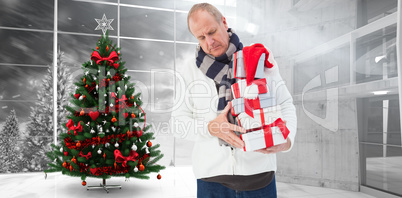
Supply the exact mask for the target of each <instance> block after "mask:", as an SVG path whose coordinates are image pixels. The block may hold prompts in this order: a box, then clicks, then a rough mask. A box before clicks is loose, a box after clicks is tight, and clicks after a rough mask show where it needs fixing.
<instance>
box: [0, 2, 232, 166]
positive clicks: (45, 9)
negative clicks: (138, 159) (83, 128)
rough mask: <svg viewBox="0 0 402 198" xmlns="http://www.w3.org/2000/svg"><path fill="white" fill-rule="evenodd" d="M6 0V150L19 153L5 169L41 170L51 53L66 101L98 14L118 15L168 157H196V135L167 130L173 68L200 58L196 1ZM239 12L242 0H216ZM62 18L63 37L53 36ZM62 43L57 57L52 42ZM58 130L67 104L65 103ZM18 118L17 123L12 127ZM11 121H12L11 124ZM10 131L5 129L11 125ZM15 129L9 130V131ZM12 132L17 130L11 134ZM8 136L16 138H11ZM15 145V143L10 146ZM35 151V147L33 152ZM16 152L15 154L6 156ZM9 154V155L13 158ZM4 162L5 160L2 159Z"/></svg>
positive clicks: (167, 160)
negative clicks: (192, 29) (192, 25)
mask: <svg viewBox="0 0 402 198" xmlns="http://www.w3.org/2000/svg"><path fill="white" fill-rule="evenodd" d="M57 3H58V6H57V8H56V9H57V13H58V14H57V16H56V21H54V20H55V18H54V11H55V10H54V9H55V7H54V0H41V1H37V2H36V1H35V2H34V1H24V0H0V5H1V6H0V11H1V12H0V18H1V19H2V20H0V35H1V36H2V38H3V40H2V41H3V42H2V45H1V46H0V52H1V53H2V56H1V57H0V67H1V70H2V72H1V74H0V76H1V78H0V84H1V85H2V86H1V88H0V106H1V108H0V141H1V142H3V143H4V144H2V145H5V143H7V146H0V152H2V153H3V151H6V149H7V151H12V152H14V153H16V156H17V157H16V158H13V160H14V161H10V160H11V157H9V156H4V157H3V158H4V159H5V161H4V163H10V164H12V165H10V166H2V167H5V168H3V169H0V173H10V172H31V171H41V170H43V169H44V168H45V167H46V166H47V165H46V163H47V160H46V157H45V152H47V151H48V150H49V149H50V144H51V143H53V141H54V137H53V128H52V123H53V120H52V116H53V114H52V112H53V92H52V89H53V78H52V77H53V75H55V74H54V73H53V69H52V63H53V59H55V58H56V59H57V62H58V64H57V66H58V67H57V76H58V84H57V89H58V90H57V91H58V96H57V102H58V104H59V105H61V106H63V105H67V104H68V98H69V97H70V93H72V92H73V90H74V88H75V85H73V82H74V81H75V80H77V79H79V78H80V77H81V76H82V74H83V72H84V71H83V70H82V69H81V67H82V64H83V63H84V62H86V61H89V60H90V55H91V52H92V49H93V48H94V47H95V46H96V42H97V40H98V39H99V37H100V34H101V33H102V31H101V30H97V31H95V28H96V27H97V25H98V24H97V23H96V21H95V19H101V18H102V16H103V14H105V16H106V17H107V18H108V19H113V22H112V23H111V26H112V27H113V29H114V30H111V31H109V35H110V38H111V39H112V40H113V42H114V43H115V44H118V45H119V46H120V47H121V54H122V59H123V61H125V62H126V65H125V66H126V68H127V69H128V72H127V74H128V75H130V76H131V80H132V82H134V83H136V85H135V86H136V90H137V91H138V92H141V93H142V101H143V102H144V104H143V107H144V110H145V111H146V112H147V122H148V124H151V125H152V126H153V128H152V129H151V130H152V131H153V132H155V134H156V140H155V141H156V143H160V145H161V151H162V152H163V153H164V155H165V157H164V158H163V159H162V160H161V161H160V163H161V164H163V165H166V166H168V165H174V166H181V165H190V164H191V150H192V146H193V143H192V142H188V141H184V140H181V139H175V138H174V137H173V135H172V133H171V131H170V130H169V126H168V121H169V119H170V113H171V107H172V106H173V104H172V103H173V97H174V90H173V87H174V83H175V76H174V69H175V65H177V64H189V63H191V61H192V60H193V59H194V50H195V47H196V44H197V43H196V39H194V38H193V36H192V35H191V34H190V33H189V32H188V30H187V11H188V9H190V8H191V6H192V5H193V4H194V3H197V1H182V0H160V1H143V0H58V1H57ZM212 3H214V4H216V5H217V6H218V7H219V9H221V10H222V11H223V12H224V13H231V14H230V17H232V19H231V20H233V18H234V14H235V9H234V8H236V6H235V5H236V1H218V2H216V1H215V2H212ZM55 22H56V23H57V32H56V33H57V41H56V40H53V33H54V23H55ZM55 45H56V46H57V47H56V49H57V57H54V55H53V54H54V53H53V47H54V46H55ZM57 112H58V132H59V133H60V132H61V131H62V129H61V124H62V123H65V122H66V121H67V120H66V116H67V115H68V112H66V110H65V109H63V108H59V109H58V110H57ZM12 123H17V125H16V126H17V127H16V128H13V129H12V130H11V129H10V127H11V126H14V125H12ZM11 128H12V127H11ZM6 131H7V132H6ZM9 136H10V138H8V137H9ZM11 136H12V137H11ZM9 139H11V140H12V141H11V140H10V141H9ZM10 149H11V150H10ZM35 153H36V154H35ZM8 158H10V160H8ZM7 160H8V161H7ZM0 163H3V162H0Z"/></svg>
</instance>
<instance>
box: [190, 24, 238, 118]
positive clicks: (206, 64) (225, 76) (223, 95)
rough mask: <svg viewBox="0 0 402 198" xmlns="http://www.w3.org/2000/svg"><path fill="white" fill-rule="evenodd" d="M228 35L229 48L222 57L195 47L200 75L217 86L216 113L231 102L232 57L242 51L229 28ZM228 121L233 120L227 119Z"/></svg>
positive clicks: (236, 37) (236, 38) (233, 81)
mask: <svg viewBox="0 0 402 198" xmlns="http://www.w3.org/2000/svg"><path fill="white" fill-rule="evenodd" d="M228 34H229V37H230V39H229V47H228V50H227V51H226V53H225V54H223V55H222V56H219V57H213V56H211V55H209V54H206V53H205V52H204V50H202V48H201V46H200V45H198V46H197V52H196V63H197V67H198V68H199V69H200V70H201V71H202V73H204V74H205V75H206V76H208V77H209V78H211V79H212V80H214V81H215V83H216V84H217V86H219V88H218V96H219V103H218V111H221V110H223V109H224V108H225V106H226V105H227V104H228V102H229V101H231V100H232V94H231V90H230V87H231V85H232V84H233V83H235V82H236V80H235V79H234V78H232V70H233V69H232V68H233V63H232V55H233V54H234V53H235V52H237V51H239V50H242V49H243V44H242V43H241V42H240V40H239V37H238V36H237V35H236V34H235V33H234V31H233V30H232V29H231V28H229V29H228ZM228 117H230V116H228ZM229 121H233V120H232V119H229Z"/></svg>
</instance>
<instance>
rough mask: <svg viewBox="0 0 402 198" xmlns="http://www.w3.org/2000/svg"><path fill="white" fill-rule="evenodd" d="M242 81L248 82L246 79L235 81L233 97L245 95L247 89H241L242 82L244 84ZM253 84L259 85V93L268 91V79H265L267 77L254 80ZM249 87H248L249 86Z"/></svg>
mask: <svg viewBox="0 0 402 198" xmlns="http://www.w3.org/2000/svg"><path fill="white" fill-rule="evenodd" d="M242 82H243V83H246V82H244V81H240V82H237V83H235V84H233V85H232V91H233V97H234V98H240V97H242V95H244V93H243V92H244V91H245V90H242V89H241V88H242V87H241V86H240V84H242ZM252 84H255V85H257V87H258V94H264V93H268V88H267V79H265V78H261V79H257V80H254V81H253V83H252ZM247 87H248V86H247ZM244 89H246V88H244ZM242 93H243V94H242Z"/></svg>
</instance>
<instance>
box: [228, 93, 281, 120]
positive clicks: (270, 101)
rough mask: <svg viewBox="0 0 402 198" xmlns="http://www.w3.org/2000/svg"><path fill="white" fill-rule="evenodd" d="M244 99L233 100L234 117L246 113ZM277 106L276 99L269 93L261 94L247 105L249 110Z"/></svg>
mask: <svg viewBox="0 0 402 198" xmlns="http://www.w3.org/2000/svg"><path fill="white" fill-rule="evenodd" d="M245 100H247V99H244V98H235V99H233V100H232V111H231V112H232V115H233V116H237V115H238V114H240V113H244V112H245V111H246V104H245ZM272 106H276V98H274V97H271V96H270V95H269V94H268V93H265V94H259V95H258V97H257V98H256V99H254V100H252V101H251V102H249V103H247V108H252V109H262V108H267V107H272Z"/></svg>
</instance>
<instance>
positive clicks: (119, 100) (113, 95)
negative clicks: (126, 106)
mask: <svg viewBox="0 0 402 198" xmlns="http://www.w3.org/2000/svg"><path fill="white" fill-rule="evenodd" d="M111 96H112V98H114V99H116V101H118V102H124V101H126V100H127V97H126V95H123V96H122V97H121V98H120V99H119V98H118V97H117V96H116V94H115V93H114V92H112V94H111Z"/></svg>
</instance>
